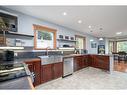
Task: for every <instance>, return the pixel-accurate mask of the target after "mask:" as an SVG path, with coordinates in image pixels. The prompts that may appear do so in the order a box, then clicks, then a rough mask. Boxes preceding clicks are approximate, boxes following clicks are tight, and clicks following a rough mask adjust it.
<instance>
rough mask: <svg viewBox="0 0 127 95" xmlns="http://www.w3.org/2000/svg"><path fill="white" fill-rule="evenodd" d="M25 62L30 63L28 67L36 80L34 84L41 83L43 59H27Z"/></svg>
mask: <svg viewBox="0 0 127 95" xmlns="http://www.w3.org/2000/svg"><path fill="white" fill-rule="evenodd" d="M25 63H26V64H27V65H28V68H29V70H30V72H31V73H32V74H33V76H34V82H33V85H34V86H37V85H39V84H41V72H40V71H41V60H39V59H37V60H31V61H25Z"/></svg>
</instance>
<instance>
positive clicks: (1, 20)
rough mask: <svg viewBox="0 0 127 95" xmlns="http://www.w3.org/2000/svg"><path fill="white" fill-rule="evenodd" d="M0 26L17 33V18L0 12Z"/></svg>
mask: <svg viewBox="0 0 127 95" xmlns="http://www.w3.org/2000/svg"><path fill="white" fill-rule="evenodd" d="M0 25H5V26H6V28H7V30H8V31H11V32H17V30H18V27H17V25H18V18H17V17H16V16H13V15H10V14H5V13H2V12H0Z"/></svg>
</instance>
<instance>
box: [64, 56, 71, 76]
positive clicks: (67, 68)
mask: <svg viewBox="0 0 127 95" xmlns="http://www.w3.org/2000/svg"><path fill="white" fill-rule="evenodd" d="M63 64H64V66H63V78H64V77H66V76H69V75H72V73H73V57H67V58H66V57H65V58H64V59H63Z"/></svg>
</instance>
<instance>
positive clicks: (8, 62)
mask: <svg viewBox="0 0 127 95" xmlns="http://www.w3.org/2000/svg"><path fill="white" fill-rule="evenodd" d="M32 60H40V58H39V57H36V58H20V59H19V58H18V59H16V58H15V59H14V61H0V63H2V64H4V63H5V64H17V63H24V62H26V61H32Z"/></svg>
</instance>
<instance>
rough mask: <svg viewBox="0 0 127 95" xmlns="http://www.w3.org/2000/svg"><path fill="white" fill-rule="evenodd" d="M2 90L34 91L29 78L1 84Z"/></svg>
mask: <svg viewBox="0 0 127 95" xmlns="http://www.w3.org/2000/svg"><path fill="white" fill-rule="evenodd" d="M0 89H4V90H7V89H25V90H26V89H30V90H31V89H34V87H33V85H32V81H31V79H30V77H29V76H27V77H22V78H18V79H13V80H9V81H5V82H2V83H0Z"/></svg>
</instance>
